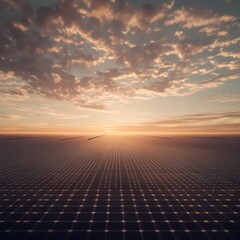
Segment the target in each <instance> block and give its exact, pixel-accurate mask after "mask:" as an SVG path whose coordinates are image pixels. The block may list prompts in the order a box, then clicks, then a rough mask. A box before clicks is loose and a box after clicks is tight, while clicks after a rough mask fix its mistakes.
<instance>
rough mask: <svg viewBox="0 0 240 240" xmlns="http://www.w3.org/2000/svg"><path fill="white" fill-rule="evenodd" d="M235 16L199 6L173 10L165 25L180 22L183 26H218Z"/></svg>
mask: <svg viewBox="0 0 240 240" xmlns="http://www.w3.org/2000/svg"><path fill="white" fill-rule="evenodd" d="M236 19H237V18H236V17H235V16H231V15H219V14H217V13H214V12H213V11H211V10H207V9H203V8H202V9H201V8H196V7H195V8H194V7H192V8H188V9H186V8H184V7H182V8H181V9H177V10H175V11H174V12H173V13H172V14H171V15H170V16H169V19H168V20H167V21H166V23H165V24H166V25H167V26H168V25H174V24H180V25H181V26H182V27H184V28H193V27H205V26H216V25H217V26H218V25H221V24H226V23H231V22H233V21H235V20H236Z"/></svg>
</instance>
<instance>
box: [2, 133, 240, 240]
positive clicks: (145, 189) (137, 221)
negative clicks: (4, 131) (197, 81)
mask: <svg viewBox="0 0 240 240" xmlns="http://www.w3.org/2000/svg"><path fill="white" fill-rule="evenodd" d="M66 140H67V141H60V139H59V138H34V139H24V138H22V139H13V140H11V141H9V140H6V138H3V137H2V138H1V139H0V144H1V145H0V151H1V156H0V191H1V192H0V195H1V198H0V239H4V240H8V239H24V240H25V239H26V240H29V239H44V240H48V239H58V240H61V239H66V240H71V239H86V240H91V239H98V240H99V239H104V240H107V239H114V240H117V239H124V240H128V239H131V240H132V239H136V240H137V239H141V240H144V239H151V240H154V239H156V240H161V239H162V240H164V239H174V240H178V239H184V240H188V239H191V240H192V239H203V240H204V239H230V240H231V239H232V240H234V239H236V240H237V239H240V188H239V186H240V150H239V149H238V147H239V140H240V139H238V138H227V139H205V138H190V137H189V138H187V137H185V138H183V137H182V138H180V137H176V138H171V139H170V138H169V139H168V138H166V139H164V138H162V139H161V138H153V137H146V136H145V137H141V136H138V137H126V136H125V137H114V136H102V137H98V138H93V139H92V140H91V141H89V140H88V138H85V137H82V138H69V139H66Z"/></svg>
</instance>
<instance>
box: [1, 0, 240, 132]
mask: <svg viewBox="0 0 240 240" xmlns="http://www.w3.org/2000/svg"><path fill="white" fill-rule="evenodd" d="M239 9H240V1H239V0H211V1H209V0H201V1H200V0H199V1H198V0H194V1H188V0H175V1H174V0H166V1H163V0H149V1H147V0H128V1H127V0H81V1H79V0H42V1H39V0H25V1H24V0H2V1H1V2H0V133H4V134H6V133H12V134H17V133H67V134H80V133H96V132H99V133H100V132H101V133H141V134H142V133H147V134H181V133H183V134H186V133H188V134H190V133H192V134H202V133H209V134H224V133H231V134H235V133H240V34H239V32H240V11H239Z"/></svg>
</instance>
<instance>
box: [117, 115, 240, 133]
mask: <svg viewBox="0 0 240 240" xmlns="http://www.w3.org/2000/svg"><path fill="white" fill-rule="evenodd" d="M117 129H118V130H120V131H127V132H139V131H140V132H141V131H143V132H146V133H147V132H149V133H154V134H161V133H171V134H178V133H191V134H194V133H200V134H203V133H205V134H206V133H215V134H217V133H220V134H221V133H239V132H240V130H239V129H240V112H239V111H230V112H219V113H199V114H191V115H183V116H176V117H171V118H165V119H160V120H156V121H148V122H143V123H139V124H135V125H125V126H119V127H118V128H117Z"/></svg>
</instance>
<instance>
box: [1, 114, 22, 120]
mask: <svg viewBox="0 0 240 240" xmlns="http://www.w3.org/2000/svg"><path fill="white" fill-rule="evenodd" d="M20 118H22V117H21V116H19V115H15V114H0V120H17V119H20Z"/></svg>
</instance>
